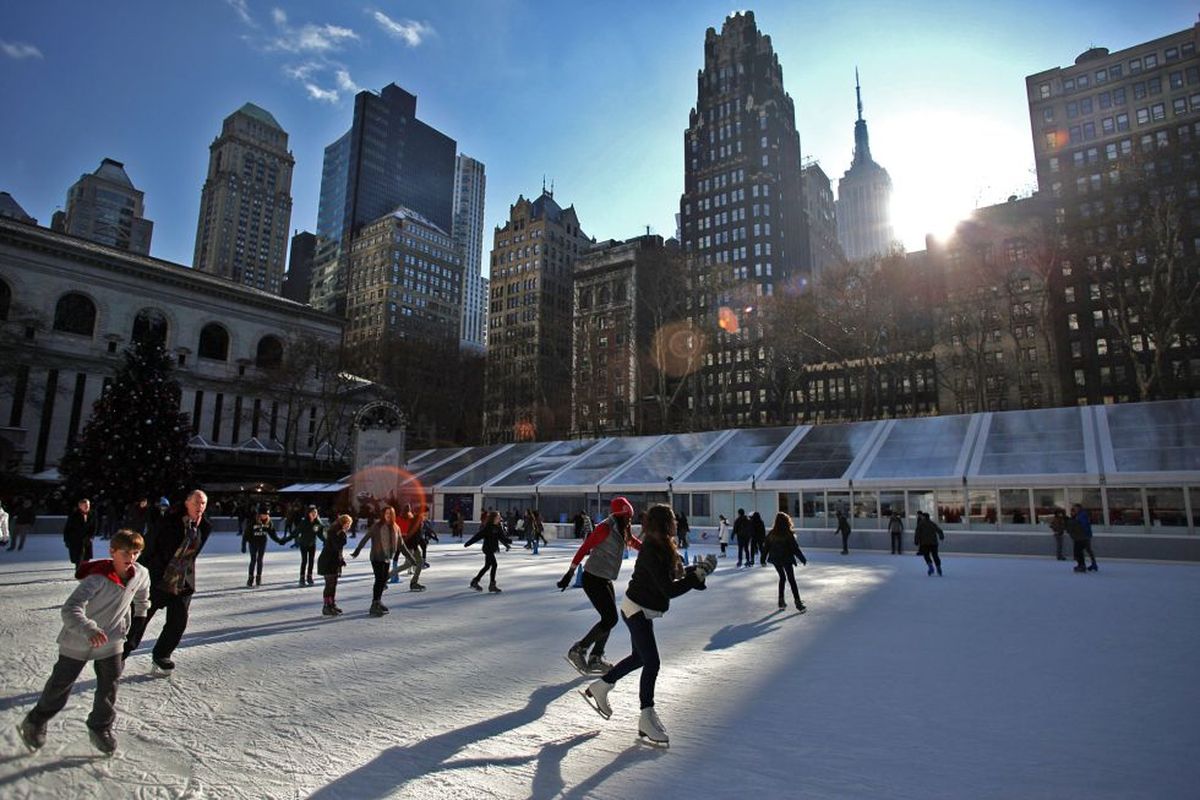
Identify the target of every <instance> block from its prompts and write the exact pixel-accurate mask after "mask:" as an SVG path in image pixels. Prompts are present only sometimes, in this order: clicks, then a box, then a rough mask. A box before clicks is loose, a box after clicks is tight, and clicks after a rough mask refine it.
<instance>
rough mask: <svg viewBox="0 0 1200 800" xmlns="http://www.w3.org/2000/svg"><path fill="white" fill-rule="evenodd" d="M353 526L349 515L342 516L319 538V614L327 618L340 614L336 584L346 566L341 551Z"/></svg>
mask: <svg viewBox="0 0 1200 800" xmlns="http://www.w3.org/2000/svg"><path fill="white" fill-rule="evenodd" d="M353 524H354V519H353V518H351V516H350V515H349V514H342V515H341V516H340V517H338V518H337V519H335V520H334V521H333V522H331V523H330V524H329V529H328V530H326V531H325V535H324V536H322V537H321V542H322V544H323V545H324V546H323V547H322V548H321V556H320V558H318V559H317V574H318V575H320V576H321V577H322V578H324V579H325V593H324V598H323V600H324V605H322V606H321V613H322V614H324V615H325V616H327V617H336V616H337V615H338V614H341V613H342V610H341V609H340V608H338V605H337V584H338V577H339V576H340V575H341V574H342V568H343V567H345V566H346V559H345V557H344V556H343V555H342V550H343V549H344V548H345V547H346V540H347V537H348V535H349V533H350V526H351V525H353Z"/></svg>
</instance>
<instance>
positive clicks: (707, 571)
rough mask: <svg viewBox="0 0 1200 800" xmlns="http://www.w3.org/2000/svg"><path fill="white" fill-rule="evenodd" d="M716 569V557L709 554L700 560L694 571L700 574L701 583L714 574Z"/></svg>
mask: <svg viewBox="0 0 1200 800" xmlns="http://www.w3.org/2000/svg"><path fill="white" fill-rule="evenodd" d="M716 569H717V557H716V556H714V555H713V554H712V553H709V554H708V555H706V556H705V557H704V558H702V559H701V560H700V563H699V564H697V565H696V571H697V572H699V573H701V574H700V580H701V581H703V580H704V579H705V578H706V577H708V576H709V575H711V574H712V573H713V572H715V571H716Z"/></svg>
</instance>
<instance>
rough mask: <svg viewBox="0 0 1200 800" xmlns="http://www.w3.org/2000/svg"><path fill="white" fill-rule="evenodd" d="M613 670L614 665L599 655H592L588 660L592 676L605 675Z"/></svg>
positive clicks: (588, 669) (588, 668)
mask: <svg viewBox="0 0 1200 800" xmlns="http://www.w3.org/2000/svg"><path fill="white" fill-rule="evenodd" d="M612 668H613V665H612V664H610V663H608V662H607V661H605V660H604V657H603V656H601V655H600V654H599V653H592V655H591V657H590V658H588V662H587V671H588V672H589V673H591V674H592V675H604V674H605V673H607V672H608V671H609V670H610V669H612Z"/></svg>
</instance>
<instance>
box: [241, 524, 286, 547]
mask: <svg viewBox="0 0 1200 800" xmlns="http://www.w3.org/2000/svg"><path fill="white" fill-rule="evenodd" d="M268 536H270V537H271V539H272V541H274V542H275V543H276V544H283V543H284V542H285V541H287V540H286V539H284V538H283V537H281V536H279V535H278V534H276V533H275V523H274V522H271V521H270V520H267V521H266V522H259V521H258V520H257V519H255V520H251V521H250V523H249V524H248V525H246V533H245V534H243V535H242V540H243V541H244V542H246V543H250V542H251V540H253V539H266V538H267V537H268Z"/></svg>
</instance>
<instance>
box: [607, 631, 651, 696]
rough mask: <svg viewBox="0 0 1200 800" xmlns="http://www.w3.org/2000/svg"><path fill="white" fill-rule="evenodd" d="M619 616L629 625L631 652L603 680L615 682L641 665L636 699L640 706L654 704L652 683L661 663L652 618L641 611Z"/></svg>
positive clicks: (610, 682)
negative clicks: (630, 615) (631, 614)
mask: <svg viewBox="0 0 1200 800" xmlns="http://www.w3.org/2000/svg"><path fill="white" fill-rule="evenodd" d="M621 617H622V618H623V619H624V620H625V624H626V625H627V626H628V627H629V641H630V643H631V644H632V645H633V652H632V653H630V654H629V655H627V656H625V658H623V659H621V660H620V662H618V663H617V665H616V666H614V667H613V668H612V669H610V670H609V671H608V672H607V673H606V674H605V675H604V678H603V680H604V682H605V683H609V684H613V683H616V682H617V681H619V680H621V678H624V677H625V676H626V675H628V674H629V673H631V672H633V671H634V670H635V669H637V668H638V667H641V668H642V681H641V685H640V687H639V690H638V699H639V700H640V701H641V704H642V708H650V707H651V706H653V705H654V684H655V682H656V681H657V680H658V667H659V664H660V663H661V662H660V661H659V659H658V643H657V642H656V641H654V620H652V619H647V618H646V615H645V614H643V613H642V612H641V611H639V612H637V613H636V614H634V615H633V616H632V617H627V616H625V613H624V612H622V613H621Z"/></svg>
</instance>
